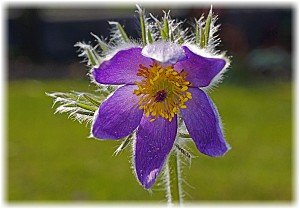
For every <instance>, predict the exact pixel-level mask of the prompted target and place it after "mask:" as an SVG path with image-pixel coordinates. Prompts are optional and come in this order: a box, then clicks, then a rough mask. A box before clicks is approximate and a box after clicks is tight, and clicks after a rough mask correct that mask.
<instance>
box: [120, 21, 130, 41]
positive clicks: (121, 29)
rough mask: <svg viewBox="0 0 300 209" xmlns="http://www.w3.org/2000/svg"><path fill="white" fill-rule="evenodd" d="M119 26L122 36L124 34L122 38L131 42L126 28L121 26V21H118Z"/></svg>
mask: <svg viewBox="0 0 300 209" xmlns="http://www.w3.org/2000/svg"><path fill="white" fill-rule="evenodd" d="M117 27H118V29H119V31H120V33H121V36H122V38H123V39H124V41H125V42H129V41H130V40H129V38H128V36H127V34H126V32H125V31H124V29H123V27H122V26H121V24H120V23H117Z"/></svg>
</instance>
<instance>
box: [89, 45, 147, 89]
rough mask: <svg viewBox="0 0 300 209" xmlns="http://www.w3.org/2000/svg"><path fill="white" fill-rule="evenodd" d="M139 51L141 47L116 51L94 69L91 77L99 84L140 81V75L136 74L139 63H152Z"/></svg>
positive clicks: (145, 64)
mask: <svg viewBox="0 0 300 209" xmlns="http://www.w3.org/2000/svg"><path fill="white" fill-rule="evenodd" d="M141 51H142V49H141V48H130V49H127V50H121V51H119V52H117V53H116V54H115V55H114V56H113V57H112V58H111V59H109V60H107V61H104V62H103V63H101V64H100V66H99V67H98V68H95V69H94V71H93V72H92V75H93V77H94V78H95V80H96V81H97V82H98V83H101V84H116V85H119V84H134V82H135V81H140V80H141V76H137V75H136V74H137V71H138V69H139V65H140V64H142V65H144V66H149V65H150V64H152V60H151V59H149V58H147V57H144V56H143V55H142V54H141Z"/></svg>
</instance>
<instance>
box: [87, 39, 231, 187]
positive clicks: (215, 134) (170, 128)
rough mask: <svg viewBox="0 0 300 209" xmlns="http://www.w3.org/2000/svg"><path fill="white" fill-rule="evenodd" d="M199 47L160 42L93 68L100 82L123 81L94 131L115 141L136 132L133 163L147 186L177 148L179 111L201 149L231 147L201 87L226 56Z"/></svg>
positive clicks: (212, 152)
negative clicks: (202, 53) (215, 54)
mask: <svg viewBox="0 0 300 209" xmlns="http://www.w3.org/2000/svg"><path fill="white" fill-rule="evenodd" d="M199 51H200V50H197V49H196V48H195V47H194V46H193V45H188V44H186V45H180V44H177V43H173V42H170V41H162V40H158V41H155V42H153V43H151V44H147V45H146V46H144V47H142V46H132V47H129V48H127V49H122V50H119V51H118V52H116V53H115V54H114V55H113V56H112V57H111V58H109V59H107V60H105V61H103V62H102V63H101V64H100V65H99V67H96V68H94V70H93V71H92V76H93V78H94V79H95V81H96V82H98V83H100V84H110V85H123V86H121V87H120V88H119V89H117V90H116V91H115V92H114V93H113V94H112V95H111V96H110V97H109V98H108V99H107V100H106V101H104V102H103V103H102V104H101V106H100V108H99V109H98V111H97V112H96V114H95V116H94V121H93V124H92V135H93V136H94V137H95V138H99V139H115V140H117V139H121V138H124V137H126V136H128V135H129V134H131V133H132V132H134V131H135V130H136V139H135V142H134V166H135V172H136V176H137V178H138V180H139V181H140V183H141V184H142V185H143V187H145V188H149V187H151V186H152V185H153V184H154V182H155V180H156V177H157V176H158V174H159V173H160V171H161V169H162V166H163V164H164V162H165V160H166V158H167V156H168V154H169V152H170V151H171V149H172V147H173V144H174V141H175V137H176V134H177V123H178V115H179V114H181V116H182V118H183V120H184V123H185V125H186V127H187V130H188V132H189V134H190V136H191V138H192V139H193V141H194V142H195V144H196V146H197V148H198V150H199V151H200V152H201V153H203V154H206V155H209V156H212V157H216V156H222V155H224V154H225V153H226V152H227V151H228V149H229V146H228V144H227V143H226V141H225V139H224V136H223V134H222V130H221V121H220V118H219V114H218V111H217V109H216V107H215V106H214V104H213V102H212V101H211V99H210V98H209V96H208V95H207V94H206V93H205V92H204V91H203V90H202V89H201V88H204V87H208V86H209V85H211V84H212V82H213V81H214V79H215V78H216V77H218V76H219V75H220V74H221V73H222V71H223V70H224V69H225V68H226V59H222V58H216V57H214V56H212V57H206V56H202V55H200V54H199Z"/></svg>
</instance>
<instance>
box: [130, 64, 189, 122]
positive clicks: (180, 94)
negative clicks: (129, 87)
mask: <svg viewBox="0 0 300 209" xmlns="http://www.w3.org/2000/svg"><path fill="white" fill-rule="evenodd" d="M139 67H140V68H139V69H138V72H137V75H138V76H142V77H143V78H144V79H142V80H141V81H140V82H138V81H136V82H135V84H136V85H137V87H138V89H136V90H134V92H133V94H135V95H137V96H140V101H139V103H138V104H139V109H144V114H145V115H146V117H151V119H150V122H153V121H155V120H156V119H157V118H158V117H162V118H165V119H167V120H169V121H170V122H171V121H172V119H173V117H174V116H175V115H176V114H177V113H178V112H179V108H187V106H186V105H185V103H186V102H187V101H188V100H190V99H192V94H191V93H190V92H188V89H189V87H190V86H191V83H190V82H188V81H187V80H185V78H186V77H187V73H186V72H184V70H181V71H180V72H177V71H175V70H174V66H173V65H170V66H167V67H164V68H163V67H162V66H161V65H159V64H157V63H155V62H153V64H152V65H149V67H146V66H144V65H142V64H140V65H139Z"/></svg>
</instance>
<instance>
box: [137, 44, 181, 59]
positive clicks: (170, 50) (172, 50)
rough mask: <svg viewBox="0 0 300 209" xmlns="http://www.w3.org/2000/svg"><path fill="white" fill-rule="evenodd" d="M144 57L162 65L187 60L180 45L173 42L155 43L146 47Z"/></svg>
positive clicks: (143, 51)
mask: <svg viewBox="0 0 300 209" xmlns="http://www.w3.org/2000/svg"><path fill="white" fill-rule="evenodd" d="M142 55H144V56H145V57H149V58H152V59H154V60H156V61H158V62H161V63H169V64H175V63H177V62H178V61H181V60H184V59H186V55H185V53H184V50H183V49H182V48H181V46H180V45H178V44H175V43H172V42H165V41H161V42H154V43H153V44H149V45H147V46H145V47H144V48H143V50H142Z"/></svg>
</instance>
